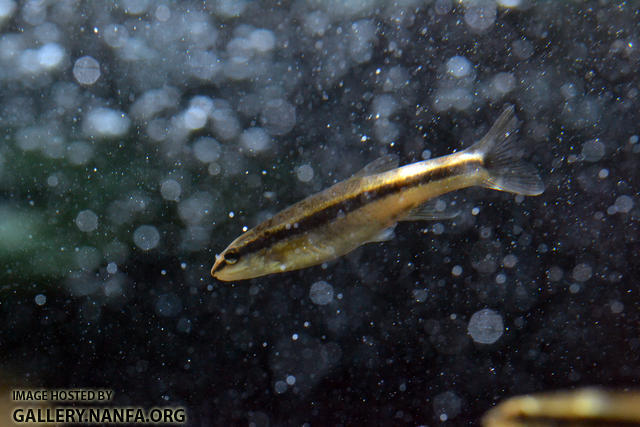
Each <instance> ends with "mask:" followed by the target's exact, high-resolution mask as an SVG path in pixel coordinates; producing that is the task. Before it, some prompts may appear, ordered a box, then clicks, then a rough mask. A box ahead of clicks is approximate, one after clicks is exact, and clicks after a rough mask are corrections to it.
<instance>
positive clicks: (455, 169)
mask: <svg viewBox="0 0 640 427" xmlns="http://www.w3.org/2000/svg"><path fill="white" fill-rule="evenodd" d="M481 166H482V161H480V160H463V161H461V162H456V163H454V164H451V165H444V166H442V167H436V168H434V169H433V170H430V171H428V172H426V173H424V174H420V175H417V176H416V177H415V178H413V179H407V180H404V181H397V182H389V183H386V184H383V185H381V186H380V187H378V188H375V189H371V190H368V191H362V192H361V193H359V194H356V195H353V196H351V197H349V198H346V199H336V201H335V203H333V204H331V205H329V206H325V207H324V208H323V209H320V210H317V211H315V212H311V213H310V214H309V215H307V216H306V217H304V218H301V219H300V220H299V221H297V227H296V226H294V224H293V223H292V224H291V227H289V228H287V227H286V224H284V223H283V224H279V225H278V226H277V227H276V228H274V229H268V230H265V231H264V232H262V233H260V234H258V235H257V236H256V237H255V239H254V240H252V241H249V242H247V243H246V244H245V245H244V246H242V247H240V248H237V249H236V250H235V251H233V252H234V254H236V255H238V256H241V255H244V254H247V253H250V252H255V251H258V250H260V249H262V248H265V247H269V246H271V245H273V244H274V243H275V242H277V241H279V240H281V239H284V238H286V237H291V236H295V235H297V234H302V233H304V232H306V231H309V230H311V229H313V228H316V227H319V226H321V225H322V224H325V223H327V222H329V221H331V220H333V219H335V218H336V217H337V216H338V215H339V214H340V213H341V212H342V213H344V214H345V215H346V214H349V213H350V212H353V211H355V210H358V209H359V208H361V207H363V206H365V205H366V204H368V203H371V202H373V201H376V200H379V199H382V198H384V197H387V196H390V195H392V194H394V193H397V192H400V191H402V190H404V189H405V188H408V187H413V186H417V185H423V184H427V183H429V182H432V181H433V182H436V181H439V180H443V179H446V178H449V177H451V176H457V175H461V174H463V173H466V172H469V171H471V170H473V169H476V168H479V167H481Z"/></svg>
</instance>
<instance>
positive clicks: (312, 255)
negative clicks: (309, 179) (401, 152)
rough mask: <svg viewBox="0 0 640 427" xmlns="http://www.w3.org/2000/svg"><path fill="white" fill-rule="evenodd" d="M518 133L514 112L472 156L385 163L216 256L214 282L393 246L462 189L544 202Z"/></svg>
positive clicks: (502, 119)
mask: <svg viewBox="0 0 640 427" xmlns="http://www.w3.org/2000/svg"><path fill="white" fill-rule="evenodd" d="M516 128H517V120H516V119H515V117H514V109H513V106H509V107H507V108H506V109H505V110H504V112H503V113H502V114H501V116H500V117H499V118H498V120H496V123H495V124H494V125H493V126H492V128H491V129H490V130H489V132H488V133H487V135H486V136H485V137H484V138H482V139H481V140H480V141H478V142H477V143H476V144H474V145H473V146H471V147H469V148H467V149H466V150H463V151H460V152H457V153H453V154H450V155H447V156H442V157H438V158H435V159H430V160H425V161H421V162H417V163H412V164H409V165H406V166H402V167H396V166H397V157H395V156H385V157H382V158H380V159H378V160H377V161H375V162H373V163H372V164H370V165H368V166H367V167H365V168H364V169H363V170H362V171H361V172H359V173H358V174H356V175H354V176H353V177H351V178H349V179H347V180H345V181H342V182H339V183H337V184H335V185H333V186H331V187H329V188H327V189H326V190H323V191H321V192H320V193H317V194H315V195H313V196H310V197H307V198H306V199H304V200H302V201H300V202H298V203H296V204H294V205H292V206H290V207H288V208H286V209H284V210H283V211H281V212H279V213H278V214H276V215H275V216H273V217H272V218H270V219H268V220H266V221H264V222H263V223H261V224H260V225H258V226H256V227H255V228H253V229H251V230H249V231H247V232H246V233H244V234H242V235H241V236H239V237H238V238H237V239H235V240H234V241H233V242H232V243H231V244H230V245H229V246H228V247H227V248H226V249H225V250H224V251H223V252H222V253H221V254H220V255H217V256H216V261H215V264H214V265H213V267H212V269H211V274H212V275H213V276H214V277H215V278H217V279H219V280H224V281H231V280H243V279H250V278H254V277H259V276H263V275H266V274H271V273H279V272H284V271H290V270H297V269H301V268H305V267H310V266H313V265H317V264H321V263H323V262H325V261H328V260H331V259H334V258H337V257H339V256H342V255H344V254H347V253H349V252H351V251H352V250H354V249H356V248H357V247H359V246H361V245H362V244H364V243H367V242H373V241H382V240H388V239H389V238H390V237H391V236H392V230H393V227H394V226H395V224H396V223H397V222H398V221H410V220H421V219H433V218H437V217H438V216H440V217H442V216H443V214H442V213H438V212H437V211H436V210H435V209H434V207H433V206H432V204H429V201H432V200H434V199H435V198H437V197H438V196H440V195H442V194H445V193H448V192H451V191H455V190H459V189H462V188H467V187H471V186H476V185H479V186H483V187H487V188H492V189H496V190H501V191H510V192H513V193H517V194H524V195H538V194H541V193H542V192H543V189H544V187H543V185H542V181H541V180H540V177H539V176H538V174H537V171H536V170H535V169H534V168H533V167H531V166H529V165H526V164H524V163H521V162H520V161H519V160H518V158H517V156H516V150H514V147H513V140H514V137H513V134H514V132H515V131H516Z"/></svg>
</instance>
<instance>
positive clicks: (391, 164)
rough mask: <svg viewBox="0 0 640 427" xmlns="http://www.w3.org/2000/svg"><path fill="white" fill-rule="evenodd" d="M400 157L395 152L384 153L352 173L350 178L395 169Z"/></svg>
mask: <svg viewBox="0 0 640 427" xmlns="http://www.w3.org/2000/svg"><path fill="white" fill-rule="evenodd" d="M399 162H400V159H399V157H398V155H397V154H385V155H384V156H382V157H378V158H377V159H375V160H374V161H372V162H371V163H369V164H368V165H366V166H365V167H363V168H362V169H360V170H359V171H358V172H356V173H354V174H353V176H352V177H351V178H356V177H358V178H360V177H363V176H369V175H375V174H377V173H382V172H386V171H390V170H391V169H395V168H397V167H398V164H399Z"/></svg>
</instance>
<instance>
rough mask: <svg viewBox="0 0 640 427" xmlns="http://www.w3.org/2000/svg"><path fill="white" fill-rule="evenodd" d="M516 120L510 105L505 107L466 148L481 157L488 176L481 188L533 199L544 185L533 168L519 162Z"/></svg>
mask: <svg viewBox="0 0 640 427" xmlns="http://www.w3.org/2000/svg"><path fill="white" fill-rule="evenodd" d="M517 130H518V120H517V119H516V117H515V116H514V108H513V105H508V106H507V107H506V108H505V109H504V111H503V112H502V114H500V117H498V120H496V121H495V123H494V124H493V126H491V129H489V132H487V134H486V135H485V136H484V137H483V138H482V139H481V140H480V141H478V142H477V143H475V144H474V145H472V146H471V147H469V151H473V152H476V153H479V154H481V155H482V157H483V160H484V167H485V168H486V169H487V172H488V176H487V177H486V178H485V179H484V180H483V181H482V183H481V185H482V186H483V187H486V188H492V189H494V190H500V191H508V192H511V193H516V194H522V195H525V196H537V195H539V194H542V193H543V192H544V184H543V183H542V179H540V175H538V171H537V170H536V168H534V167H533V166H531V165H529V164H527V163H524V162H522V161H521V160H520V157H521V154H522V153H521V152H520V150H518V148H517V144H516V135H515V133H516V132H517Z"/></svg>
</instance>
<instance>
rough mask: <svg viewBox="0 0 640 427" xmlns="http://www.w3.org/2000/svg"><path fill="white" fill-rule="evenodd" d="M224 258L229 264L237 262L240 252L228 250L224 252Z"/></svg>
mask: <svg viewBox="0 0 640 427" xmlns="http://www.w3.org/2000/svg"><path fill="white" fill-rule="evenodd" d="M224 260H225V261H226V262H227V264H235V263H236V262H238V254H236V253H234V252H228V253H226V254H224Z"/></svg>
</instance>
